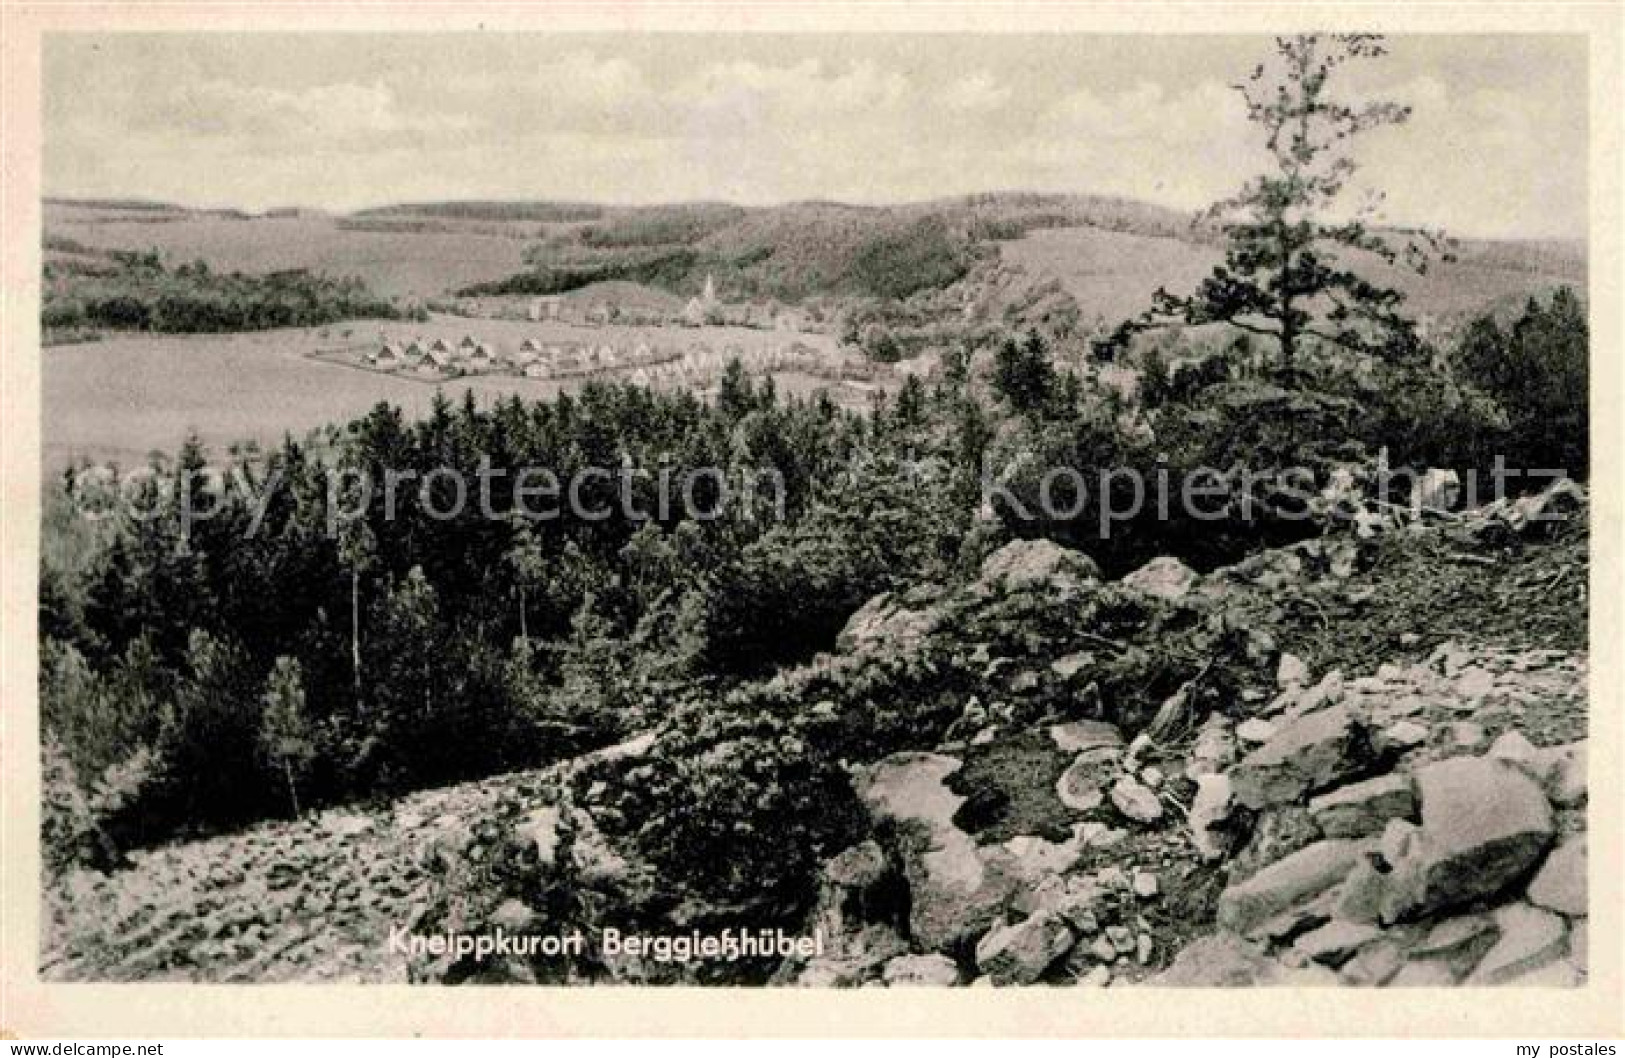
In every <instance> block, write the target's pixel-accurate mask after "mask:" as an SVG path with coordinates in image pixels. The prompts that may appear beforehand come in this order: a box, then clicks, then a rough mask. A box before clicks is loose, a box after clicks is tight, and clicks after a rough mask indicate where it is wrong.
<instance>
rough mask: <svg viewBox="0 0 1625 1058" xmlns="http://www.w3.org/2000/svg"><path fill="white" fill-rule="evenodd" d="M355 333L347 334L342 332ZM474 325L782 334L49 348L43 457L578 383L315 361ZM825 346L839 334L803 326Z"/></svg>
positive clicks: (419, 329) (116, 457) (251, 435)
mask: <svg viewBox="0 0 1625 1058" xmlns="http://www.w3.org/2000/svg"><path fill="white" fill-rule="evenodd" d="M346 331H348V332H349V336H348V337H345V332H346ZM464 335H472V336H473V337H474V338H475V339H476V340H477V341H481V342H485V343H487V344H489V345H491V346H492V347H494V348H496V349H498V350H508V349H512V348H515V347H517V346H518V344H519V343H520V342H521V341H523V340H524V339H525V338H526V337H536V338H537V339H538V340H546V341H572V340H574V341H585V340H591V341H593V342H612V343H622V344H624V343H630V342H633V341H636V340H639V339H643V340H648V341H651V342H660V343H668V344H675V345H687V344H688V343H691V342H704V343H706V344H708V345H710V346H711V347H712V348H714V349H718V350H721V349H724V348H726V347H728V346H737V347H738V348H740V349H741V350H746V351H748V350H751V349H753V348H757V347H760V346H761V345H762V344H764V343H767V342H770V341H779V342H782V341H785V340H786V338H787V336H786V335H784V334H782V333H775V332H768V331H753V330H746V329H743V328H728V327H707V328H698V329H693V330H689V329H681V330H678V329H670V328H634V327H601V328H571V327H568V326H566V325H563V324H542V323H527V322H523V321H518V320H493V319H460V318H453V317H436V318H434V319H431V320H430V321H429V322H427V323H412V322H405V321H402V322H394V321H366V322H362V323H355V324H343V325H335V326H333V327H324V328H306V329H298V330H280V331H263V332H258V333H252V334H225V335H192V336H161V337H160V336H153V337H146V336H140V337H137V336H126V337H116V338H109V339H107V340H104V341H98V342H87V343H84V344H81V345H69V346H59V347H55V348H52V349H49V350H46V352H45V355H44V357H43V383H42V385H43V401H42V405H43V414H44V418H43V423H44V426H43V444H44V453H43V462H44V469H45V471H46V473H48V474H49V473H54V472H56V471H58V470H61V469H63V468H64V467H66V466H68V465H70V464H71V463H73V462H76V461H78V460H80V459H90V460H92V461H94V462H109V461H111V462H117V463H118V464H120V465H121V466H125V467H128V466H132V465H136V464H139V463H141V462H143V461H144V460H145V459H146V457H147V455H148V453H149V452H151V451H152V450H154V449H162V450H165V451H171V452H172V451H173V450H174V448H175V447H176V446H177V445H178V444H179V443H180V441H181V440H182V439H184V437H185V436H186V433H187V431H189V430H196V431H197V433H198V435H199V436H200V437H201V438H202V439H203V441H204V442H205V443H206V444H207V445H208V446H209V447H210V448H211V449H212V450H214V451H216V452H219V451H222V450H224V448H225V447H226V446H228V445H231V444H234V443H237V442H242V441H249V440H252V441H256V442H258V443H260V444H261V445H267V444H273V443H275V442H276V441H278V440H279V439H280V438H281V437H282V435H283V434H284V433H285V432H291V433H293V435H294V436H296V437H298V436H301V435H303V434H304V433H306V432H307V431H309V430H313V429H316V428H318V427H321V426H324V425H328V424H334V423H343V422H346V421H348V420H350V419H352V418H354V417H356V416H359V415H362V414H364V413H366V412H367V411H368V410H369V409H370V408H371V407H372V406H373V405H374V404H376V403H377V402H379V401H389V402H390V403H392V404H396V405H399V406H400V407H401V408H402V409H403V410H404V411H405V412H406V414H407V416H408V417H417V416H421V415H423V414H425V413H426V412H427V411H428V409H429V406H430V404H431V402H432V401H433V399H434V394H435V392H436V391H437V390H440V391H444V392H445V393H447V394H448V395H450V396H454V397H460V396H461V394H462V393H463V391H464V390H465V389H466V390H472V391H473V392H474V395H475V396H476V397H477V398H478V399H479V400H480V401H481V402H482V403H485V402H489V401H491V400H494V399H496V398H499V397H504V396H507V395H508V394H510V393H517V394H519V395H520V396H521V397H524V398H526V399H532V400H538V399H545V398H548V397H551V396H554V395H556V394H557V393H558V392H560V390H561V389H569V388H571V387H573V386H576V385H579V384H580V383H578V382H566V383H557V382H552V381H546V380H538V379H530V378H524V377H521V376H518V375H513V374H500V375H483V376H481V375H473V376H468V377H462V378H456V379H450V380H446V381H444V382H443V383H440V384H435V383H434V382H426V381H421V380H417V379H412V378H407V377H401V376H396V375H390V374H385V373H381V372H377V371H370V370H364V369H362V368H359V367H353V366H349V365H347V364H342V363H334V362H330V361H328V360H324V359H321V358H320V356H319V354H322V353H324V351H326V352H329V353H330V352H331V351H333V350H338V349H341V348H345V347H350V346H356V347H360V346H369V347H370V346H371V345H373V344H376V343H379V342H381V341H382V340H384V339H389V340H393V341H397V342H399V341H407V340H410V339H413V338H422V339H425V340H428V341H433V340H434V339H435V338H445V339H446V340H447V341H450V342H455V341H457V340H460V339H461V338H462V337H463V336H464ZM795 337H797V338H798V339H800V340H803V341H806V342H808V343H809V344H816V345H817V346H818V347H819V348H821V349H824V348H828V349H830V350H831V351H832V352H833V345H832V341H831V339H829V338H828V337H827V336H821V335H797V336H795ZM776 381H778V382H779V388H780V391H781V392H786V393H796V394H799V395H803V396H805V395H809V394H812V393H815V392H817V391H818V390H820V389H826V390H828V391H829V392H830V393H831V396H832V397H834V398H835V399H836V400H837V401H838V402H839V403H843V404H847V405H851V406H862V405H863V404H864V402H865V401H866V400H867V392H866V390H865V388H864V387H857V386H847V385H832V384H829V383H825V382H822V381H821V380H818V379H813V378H809V377H807V376H801V375H787V376H784V377H782V378H776Z"/></svg>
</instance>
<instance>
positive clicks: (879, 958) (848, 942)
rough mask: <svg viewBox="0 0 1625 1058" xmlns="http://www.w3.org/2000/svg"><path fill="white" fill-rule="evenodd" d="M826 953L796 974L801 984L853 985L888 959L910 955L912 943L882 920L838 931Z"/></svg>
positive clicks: (811, 985)
mask: <svg viewBox="0 0 1625 1058" xmlns="http://www.w3.org/2000/svg"><path fill="white" fill-rule="evenodd" d="M827 944H828V948H827V950H826V952H825V954H823V955H820V956H817V957H815V958H813V959H812V960H810V961H809V962H808V963H807V965H806V966H804V967H803V968H802V969H801V972H800V973H798V974H797V975H796V977H795V982H796V984H797V985H800V986H803V987H815V988H853V987H856V986H858V985H860V984H862V983H863V982H864V981H865V980H867V979H868V978H870V977H871V976H872V975H873V974H874V973H875V972H876V971H877V970H879V969H881V968H882V967H883V966H884V965H885V964H886V963H887V962H889V961H890V960H892V959H894V958H896V957H898V956H900V955H906V954H908V942H907V941H905V940H903V938H902V937H900V936H898V935H897V931H896V930H894V929H892V928H891V927H890V926H887V925H883V924H881V923H870V924H868V925H866V926H864V927H862V928H861V929H858V930H854V931H850V932H846V933H840V934H836V935H834V936H831V937H829V938H828V940H827Z"/></svg>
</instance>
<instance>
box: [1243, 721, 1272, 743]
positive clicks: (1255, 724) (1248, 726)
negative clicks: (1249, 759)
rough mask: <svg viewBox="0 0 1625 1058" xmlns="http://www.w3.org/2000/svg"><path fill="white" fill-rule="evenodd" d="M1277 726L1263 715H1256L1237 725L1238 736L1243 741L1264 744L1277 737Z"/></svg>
mask: <svg viewBox="0 0 1625 1058" xmlns="http://www.w3.org/2000/svg"><path fill="white" fill-rule="evenodd" d="M1276 730H1277V729H1276V726H1275V725H1274V724H1272V723H1270V722H1269V721H1268V720H1265V719H1264V718H1263V717H1260V716H1255V717H1252V718H1251V719H1248V720H1244V721H1242V722H1241V723H1240V724H1238V725H1237V726H1236V737H1237V738H1239V739H1241V741H1243V742H1250V743H1252V744H1254V745H1262V744H1263V743H1265V742H1268V741H1269V740H1270V739H1272V738H1274V737H1275V732H1276Z"/></svg>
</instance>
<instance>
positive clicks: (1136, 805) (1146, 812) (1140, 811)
mask: <svg viewBox="0 0 1625 1058" xmlns="http://www.w3.org/2000/svg"><path fill="white" fill-rule="evenodd" d="M1112 804H1113V805H1115V806H1116V808H1117V810H1118V811H1119V812H1121V813H1123V814H1124V815H1125V816H1127V817H1128V818H1130V819H1132V820H1134V821H1135V822H1136V823H1155V822H1156V821H1157V820H1159V819H1161V818H1162V802H1161V801H1160V800H1158V799H1157V795H1156V793H1155V792H1154V791H1153V790H1152V789H1151V788H1150V787H1148V786H1146V785H1145V784H1144V783H1142V782H1140V781H1139V780H1138V779H1136V778H1134V777H1133V776H1129V775H1124V776H1121V777H1120V778H1118V780H1117V782H1116V783H1115V784H1114V785H1113V786H1112Z"/></svg>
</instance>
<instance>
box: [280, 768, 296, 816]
mask: <svg viewBox="0 0 1625 1058" xmlns="http://www.w3.org/2000/svg"><path fill="white" fill-rule="evenodd" d="M282 771H283V774H285V775H287V777H288V800H289V801H291V802H293V818H294V819H296V820H297V819H298V818H299V791H298V790H297V789H296V788H295V787H294V783H293V764H292V762H290V761H289V760H288V758H286V757H283V758H282Z"/></svg>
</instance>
